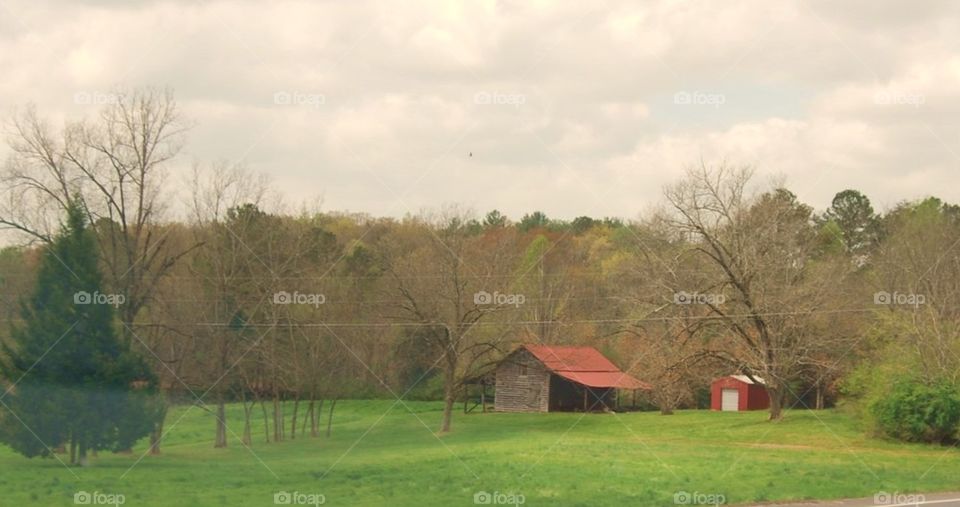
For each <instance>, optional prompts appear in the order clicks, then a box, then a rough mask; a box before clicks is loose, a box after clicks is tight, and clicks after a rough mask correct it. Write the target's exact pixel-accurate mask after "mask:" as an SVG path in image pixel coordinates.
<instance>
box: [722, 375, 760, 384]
mask: <svg viewBox="0 0 960 507" xmlns="http://www.w3.org/2000/svg"><path fill="white" fill-rule="evenodd" d="M730 376H731V377H732V378H735V379H737V380H739V381H740V382H743V383H744V384H755V383H757V382H759V383H761V384H766V382H764V380H763V379H762V378H760V377H758V376H756V375H754V376H753V378H755V379H757V382H754V381H752V380H750V377H748V376H746V375H730Z"/></svg>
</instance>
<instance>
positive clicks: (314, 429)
mask: <svg viewBox="0 0 960 507" xmlns="http://www.w3.org/2000/svg"><path fill="white" fill-rule="evenodd" d="M321 417H323V400H322V399H321V400H320V403H317V417H316V419H314V417H313V414H310V436H311V437H316V436H319V435H320V418H321Z"/></svg>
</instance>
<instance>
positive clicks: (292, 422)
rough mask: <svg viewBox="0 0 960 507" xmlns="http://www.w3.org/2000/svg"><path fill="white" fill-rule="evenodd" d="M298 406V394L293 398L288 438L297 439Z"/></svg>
mask: <svg viewBox="0 0 960 507" xmlns="http://www.w3.org/2000/svg"><path fill="white" fill-rule="evenodd" d="M299 408H300V395H299V394H298V395H297V397H296V398H294V399H293V415H292V416H291V418H290V440H296V439H297V410H298V409H299Z"/></svg>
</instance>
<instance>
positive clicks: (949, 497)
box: [757, 492, 960, 507]
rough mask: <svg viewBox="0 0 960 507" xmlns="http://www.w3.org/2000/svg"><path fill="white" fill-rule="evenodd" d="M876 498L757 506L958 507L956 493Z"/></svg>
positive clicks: (899, 494) (893, 494) (959, 506)
mask: <svg viewBox="0 0 960 507" xmlns="http://www.w3.org/2000/svg"><path fill="white" fill-rule="evenodd" d="M882 495H883V494H880V493H878V496H877V497H876V498H874V497H870V498H852V499H847V500H831V501H822V502H806V503H774V504H770V503H765V504H757V505H758V506H760V505H762V506H763V507H924V506H930V507H960V492H958V493H929V494H912V495H911V494H905V493H892V494H887V495H885V496H882Z"/></svg>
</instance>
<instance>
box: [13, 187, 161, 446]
mask: <svg viewBox="0 0 960 507" xmlns="http://www.w3.org/2000/svg"><path fill="white" fill-rule="evenodd" d="M101 290H102V280H101V275H100V272H99V269H98V267H97V249H96V243H95V239H94V238H93V236H92V232H91V231H89V230H88V229H87V227H86V221H85V215H84V212H83V210H82V208H81V207H80V206H79V205H78V204H74V205H72V206H70V208H69V209H68V212H67V220H66V223H65V225H64V227H63V231H62V232H61V233H60V235H59V236H57V237H56V238H55V239H54V241H53V242H52V243H50V244H49V245H47V246H46V247H45V249H44V251H43V255H42V257H41V260H40V266H39V271H38V274H37V283H36V288H35V290H34V294H33V295H32V297H31V298H29V299H28V300H26V301H24V302H23V303H22V304H21V317H22V320H23V321H24V324H22V325H21V326H19V327H14V328H13V329H12V332H11V342H10V343H9V344H3V345H2V346H0V350H2V354H0V375H2V377H3V379H4V380H6V384H7V385H8V386H9V387H8V388H7V389H6V391H5V392H4V393H0V394H5V396H4V398H2V399H0V401H2V402H3V404H0V409H6V410H7V411H9V413H7V414H4V415H5V416H6V417H2V418H0V441H2V442H4V443H6V444H7V445H9V446H10V447H11V448H13V449H14V450H16V451H17V452H20V453H21V454H23V455H24V456H27V457H34V456H50V455H51V454H52V452H53V450H52V449H54V448H56V447H60V446H63V445H67V444H68V445H69V446H70V461H71V463H72V464H85V463H86V457H87V453H88V452H89V451H93V450H104V449H112V450H120V449H125V448H129V447H131V446H132V445H133V443H134V442H135V441H137V440H138V439H140V438H142V437H143V436H145V435H147V434H149V432H150V430H151V429H152V427H153V419H154V417H155V411H153V410H151V409H150V408H151V406H152V402H153V397H154V395H155V387H154V386H155V379H154V377H153V375H152V373H151V372H150V370H149V368H148V367H147V365H146V363H145V362H144V361H143V359H142V358H141V357H139V356H138V355H136V354H135V353H134V352H133V351H131V350H130V349H129V347H128V346H126V345H124V344H123V343H122V342H121V341H120V340H119V338H118V336H117V332H116V327H115V326H116V324H115V313H114V312H115V306H116V305H119V304H122V303H123V301H122V300H121V299H119V297H116V296H112V295H108V294H103V293H102V292H101Z"/></svg>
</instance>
